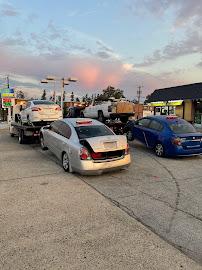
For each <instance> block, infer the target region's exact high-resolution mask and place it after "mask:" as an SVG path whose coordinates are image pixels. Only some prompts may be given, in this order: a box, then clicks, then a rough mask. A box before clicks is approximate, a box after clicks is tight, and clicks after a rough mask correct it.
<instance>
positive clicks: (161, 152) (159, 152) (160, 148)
mask: <svg viewBox="0 0 202 270" xmlns="http://www.w3.org/2000/svg"><path fill="white" fill-rule="evenodd" d="M154 151H155V154H156V155H157V157H163V156H164V155H165V151H164V147H163V145H162V144H161V143H157V144H156V146H155V149H154Z"/></svg>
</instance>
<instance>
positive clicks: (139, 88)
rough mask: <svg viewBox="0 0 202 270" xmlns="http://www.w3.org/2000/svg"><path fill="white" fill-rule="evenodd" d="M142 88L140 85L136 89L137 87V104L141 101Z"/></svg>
mask: <svg viewBox="0 0 202 270" xmlns="http://www.w3.org/2000/svg"><path fill="white" fill-rule="evenodd" d="M142 87H143V86H141V85H139V86H138V87H137V89H138V90H137V101H138V104H140V100H141V95H142V90H141V88H142Z"/></svg>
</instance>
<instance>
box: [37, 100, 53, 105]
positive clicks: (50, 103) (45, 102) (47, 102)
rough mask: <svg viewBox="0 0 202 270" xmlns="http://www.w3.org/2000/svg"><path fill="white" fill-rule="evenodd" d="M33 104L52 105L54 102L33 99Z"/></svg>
mask: <svg viewBox="0 0 202 270" xmlns="http://www.w3.org/2000/svg"><path fill="white" fill-rule="evenodd" d="M33 103H34V105H53V104H55V103H54V102H52V101H48V100H35V101H33Z"/></svg>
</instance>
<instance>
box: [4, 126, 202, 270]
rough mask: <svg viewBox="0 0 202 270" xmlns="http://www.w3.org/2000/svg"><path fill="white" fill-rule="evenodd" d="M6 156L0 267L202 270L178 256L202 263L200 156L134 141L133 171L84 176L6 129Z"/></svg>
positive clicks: (129, 169)
mask: <svg viewBox="0 0 202 270" xmlns="http://www.w3.org/2000/svg"><path fill="white" fill-rule="evenodd" d="M0 151H1V154H0V171H1V175H0V269H4V270H6V269H15V270H17V269H19V270H21V269H54V270H56V269H79V270H80V269H92V270H94V269H103V270H105V269H116V270H117V269H120V270H121V269H123V268H124V269H134V265H135V269H144V270H145V269H149V270H151V269H154V270H157V269H159V270H161V269H165V270H166V269H168V270H171V269H175V270H176V269H187V270H189V269H202V267H201V266H200V265H199V264H197V263H194V262H193V261H192V260H190V259H189V258H188V257H187V256H184V255H183V254H182V253H181V252H179V251H178V250H180V251H183V252H184V253H185V254H186V255H188V256H189V257H191V258H192V259H194V260H195V261H196V262H199V263H200V264H201V263H202V255H201V254H202V225H201V224H202V223H201V222H202V207H201V206H202V204H201V203H202V198H201V191H202V190H201V188H202V183H201V181H202V179H201V175H202V174H201V173H202V166H201V164H202V159H201V158H200V157H194V158H187V159H172V160H171V159H158V158H156V157H155V156H154V155H153V153H152V152H149V151H148V150H146V149H145V148H144V146H142V145H140V144H138V143H136V142H134V143H132V145H131V153H132V156H133V163H132V165H131V166H130V167H129V168H128V169H126V170H122V171H118V172H113V173H109V174H104V175H101V176H96V177H95V176H91V177H86V176H85V177H84V176H80V175H77V174H74V175H72V174H66V173H64V171H63V169H62V168H61V166H60V162H59V161H58V160H57V159H56V158H55V157H54V156H53V155H52V154H51V153H50V152H49V151H46V152H43V151H41V149H40V147H39V146H38V145H36V144H30V145H19V144H18V142H17V139H16V138H10V137H9V136H8V134H7V132H6V131H3V133H1V132H0ZM81 180H82V181H81ZM100 194H101V195H102V196H100ZM120 209H121V210H120ZM138 221H140V223H139V222H138ZM141 223H142V224H144V225H146V227H145V226H142V224H141ZM153 232H154V233H156V234H158V235H159V236H161V238H163V239H164V240H165V241H167V242H168V243H170V244H172V245H173V246H174V247H172V246H171V245H170V244H168V243H166V242H165V241H164V240H162V239H161V238H159V237H158V236H157V235H155V234H154V233H153ZM176 248H177V249H178V250H177V249H176Z"/></svg>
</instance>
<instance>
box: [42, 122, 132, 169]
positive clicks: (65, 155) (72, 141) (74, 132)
mask: <svg viewBox="0 0 202 270" xmlns="http://www.w3.org/2000/svg"><path fill="white" fill-rule="evenodd" d="M40 142H41V148H42V149H43V150H46V149H49V150H50V151H51V152H52V153H53V154H55V155H56V156H57V158H58V159H59V160H61V161H62V166H63V168H64V170H65V171H68V172H78V173H81V174H101V173H102V172H104V171H110V170H114V169H120V168H123V167H125V166H128V165H129V164H130V162H131V159H130V153H129V147H128V143H127V139H126V137H125V136H124V135H115V134H114V133H113V131H112V130H111V129H109V128H108V127H107V126H106V125H104V124H103V123H101V122H99V121H97V120H94V119H87V118H82V119H79V118H66V119H62V120H57V121H55V122H53V123H52V124H51V125H50V126H45V127H43V128H42V129H41V132H40Z"/></svg>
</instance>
